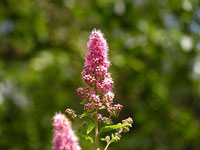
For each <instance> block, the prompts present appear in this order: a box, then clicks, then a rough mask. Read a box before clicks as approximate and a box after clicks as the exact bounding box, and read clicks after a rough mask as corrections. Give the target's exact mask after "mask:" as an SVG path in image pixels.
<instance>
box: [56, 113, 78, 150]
mask: <svg viewBox="0 0 200 150" xmlns="http://www.w3.org/2000/svg"><path fill="white" fill-rule="evenodd" d="M53 126H54V138H53V149H54V150H80V149H81V148H80V146H79V144H78V138H77V137H76V136H75V134H74V131H73V130H72V127H71V122H70V121H69V120H68V119H67V118H66V117H65V115H64V114H61V113H57V114H56V115H55V116H54V118H53Z"/></svg>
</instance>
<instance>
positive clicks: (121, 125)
mask: <svg viewBox="0 0 200 150" xmlns="http://www.w3.org/2000/svg"><path fill="white" fill-rule="evenodd" d="M126 126H129V127H131V124H116V125H110V126H105V127H103V128H101V129H100V131H99V134H101V133H103V132H107V131H110V130H114V129H118V128H122V127H126Z"/></svg>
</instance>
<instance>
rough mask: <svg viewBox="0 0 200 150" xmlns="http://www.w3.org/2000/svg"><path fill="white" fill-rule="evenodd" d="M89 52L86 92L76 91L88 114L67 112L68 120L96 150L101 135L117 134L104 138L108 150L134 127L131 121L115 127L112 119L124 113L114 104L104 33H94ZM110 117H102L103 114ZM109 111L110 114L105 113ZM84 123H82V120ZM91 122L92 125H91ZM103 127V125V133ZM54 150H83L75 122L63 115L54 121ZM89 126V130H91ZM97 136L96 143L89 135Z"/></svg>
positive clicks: (84, 78) (85, 67)
mask: <svg viewBox="0 0 200 150" xmlns="http://www.w3.org/2000/svg"><path fill="white" fill-rule="evenodd" d="M87 46H88V52H87V54H86V58H85V64H84V69H83V71H82V77H83V81H84V82H85V83H86V85H87V87H86V88H82V87H80V88H78V89H77V90H76V92H77V94H78V96H80V98H81V99H82V102H81V104H83V105H84V113H83V114H81V115H77V114H76V113H75V111H74V110H72V109H66V110H65V112H66V113H67V115H68V117H69V118H70V119H72V120H74V121H77V123H78V124H79V125H78V126H79V128H78V131H79V133H80V134H76V135H77V136H78V137H79V138H81V139H83V140H87V141H90V142H91V143H93V144H94V147H95V150H98V149H99V147H98V140H99V135H100V133H102V132H106V131H110V130H116V133H114V134H112V135H111V136H106V137H105V138H101V140H102V141H106V142H107V145H106V147H105V150H107V148H108V146H109V145H110V144H111V143H113V142H117V141H119V140H120V137H121V133H122V132H124V133H125V132H128V131H129V127H131V124H132V123H133V120H132V119H131V118H128V119H126V120H123V121H122V124H121V123H120V124H116V125H112V124H113V121H112V117H116V118H117V117H118V116H119V113H120V112H121V110H122V107H123V106H122V105H120V104H114V103H113V99H114V97H115V95H114V93H113V91H112V88H113V86H114V82H113V80H112V77H111V73H109V72H108V68H109V66H110V61H109V60H108V45H107V42H106V39H105V38H104V35H103V34H102V32H101V31H100V30H96V29H94V30H93V31H92V32H91V35H90V37H89V42H88V45H87ZM103 110H104V114H106V113H107V114H108V115H109V117H105V116H102V114H101V112H103ZM105 110H106V111H107V112H105ZM79 119H81V120H82V123H81V122H80V120H79ZM87 119H89V120H90V121H89V122H88V120H87ZM99 123H103V126H104V127H102V128H101V129H99V125H98V124H99ZM53 125H54V139H53V144H54V150H80V146H79V145H78V139H77V137H76V136H75V135H74V132H73V130H72V128H71V122H70V121H69V120H68V119H67V118H66V117H65V116H64V115H63V114H61V113H58V114H56V115H55V117H54V123H53ZM87 126H88V127H87ZM92 130H93V131H94V132H95V136H94V140H93V138H92V137H90V136H89V134H90V133H91V132H92Z"/></svg>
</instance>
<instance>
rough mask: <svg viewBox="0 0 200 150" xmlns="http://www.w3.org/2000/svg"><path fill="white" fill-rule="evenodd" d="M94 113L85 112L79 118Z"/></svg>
mask: <svg viewBox="0 0 200 150" xmlns="http://www.w3.org/2000/svg"><path fill="white" fill-rule="evenodd" d="M94 111H95V110H90V111H87V112H85V113H83V114H82V115H81V117H86V116H88V115H89V114H91V113H93V112H94Z"/></svg>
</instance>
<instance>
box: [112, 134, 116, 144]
mask: <svg viewBox="0 0 200 150" xmlns="http://www.w3.org/2000/svg"><path fill="white" fill-rule="evenodd" d="M114 141H115V136H114V134H112V140H111V143H112V142H114Z"/></svg>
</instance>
